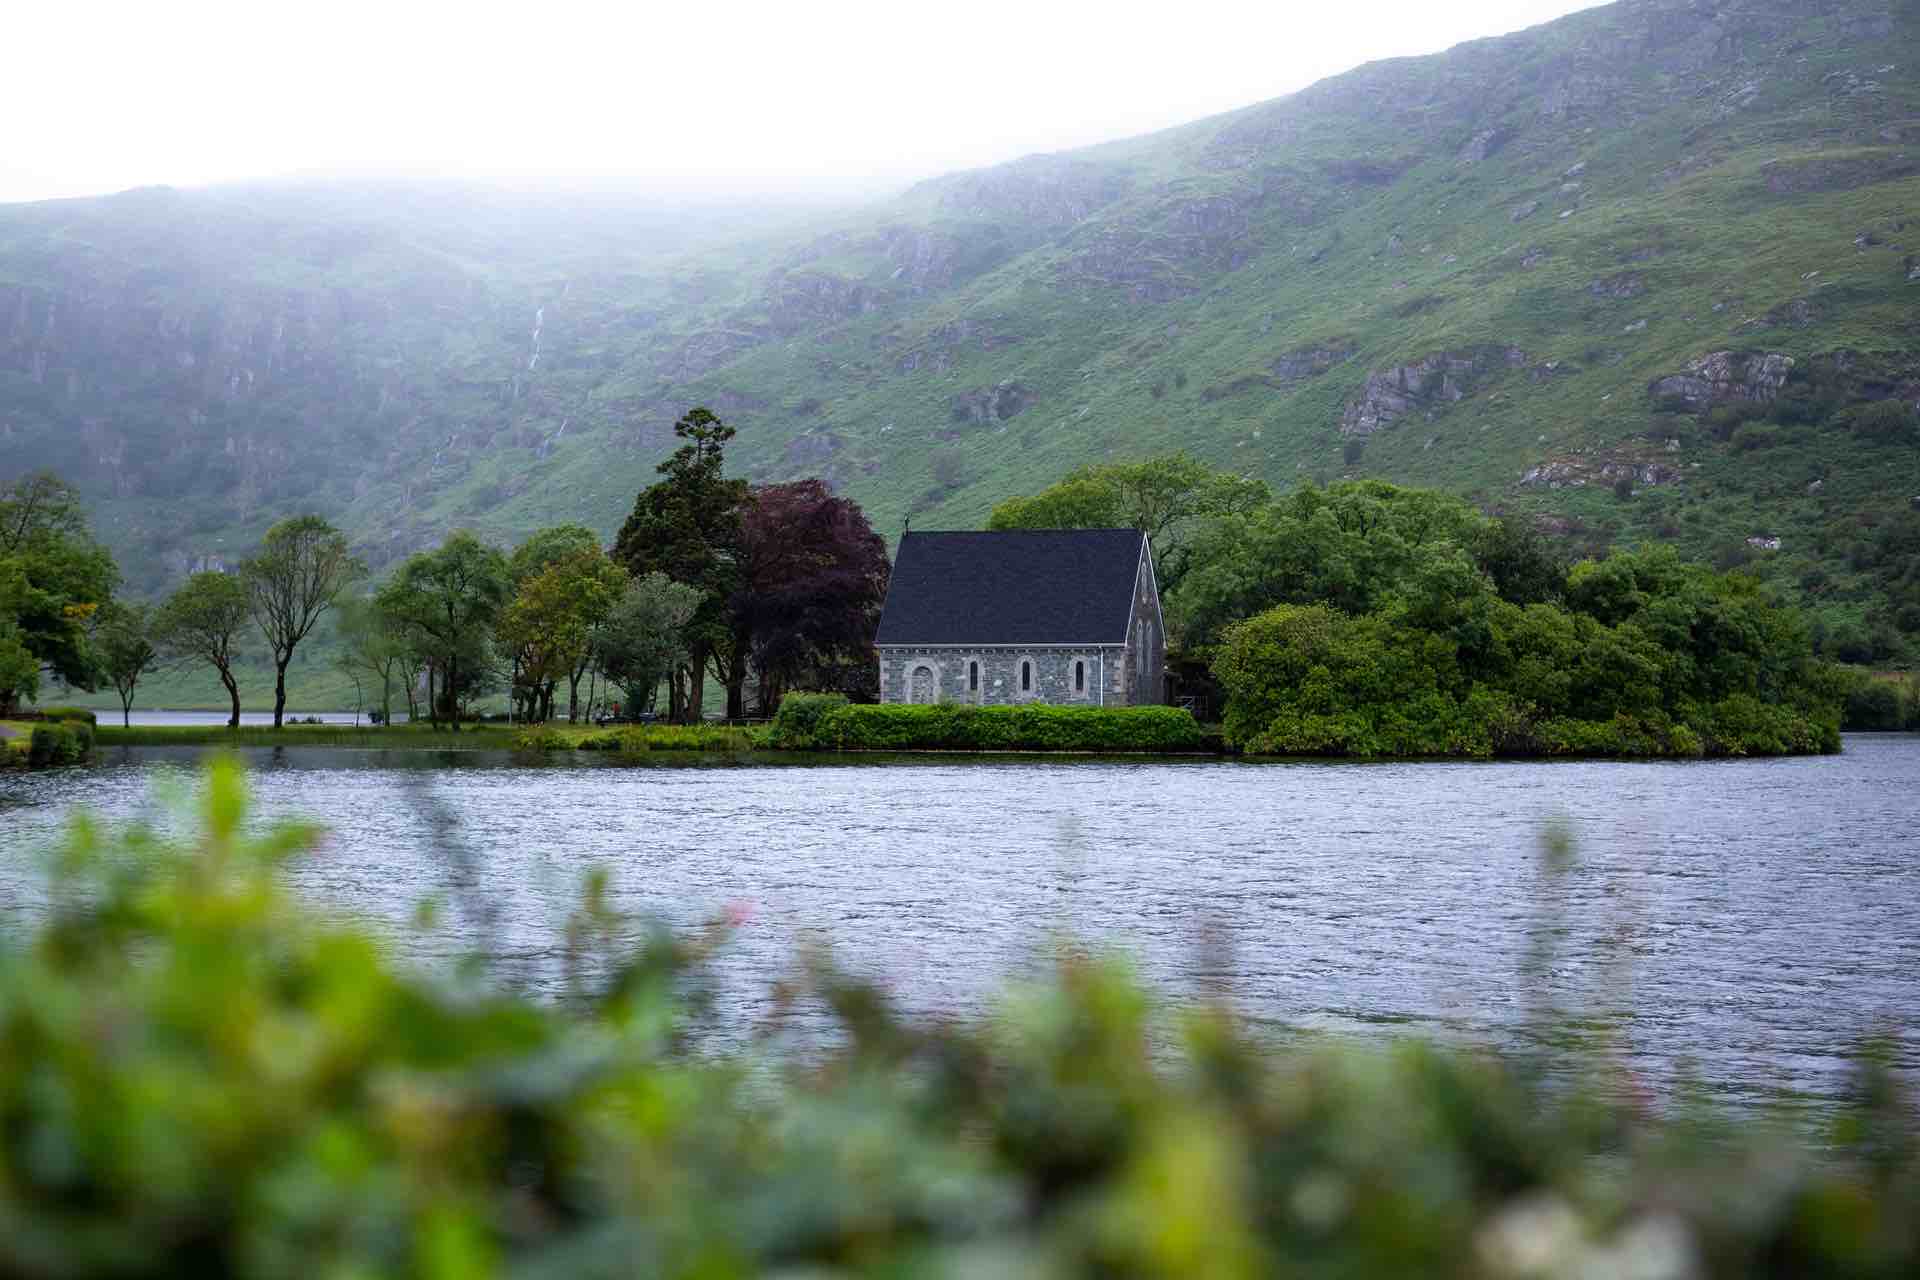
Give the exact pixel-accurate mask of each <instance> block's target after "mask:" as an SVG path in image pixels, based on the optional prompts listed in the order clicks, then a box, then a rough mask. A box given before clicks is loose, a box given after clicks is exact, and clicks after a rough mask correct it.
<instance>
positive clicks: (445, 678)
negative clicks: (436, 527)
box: [375, 529, 508, 732]
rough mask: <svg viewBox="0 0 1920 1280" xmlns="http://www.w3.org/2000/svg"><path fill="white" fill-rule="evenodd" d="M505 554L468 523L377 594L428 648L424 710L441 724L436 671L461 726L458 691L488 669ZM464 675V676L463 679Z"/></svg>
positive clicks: (502, 601)
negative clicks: (435, 690)
mask: <svg viewBox="0 0 1920 1280" xmlns="http://www.w3.org/2000/svg"><path fill="white" fill-rule="evenodd" d="M507 580H508V579H507V558H506V557H505V556H503V555H502V554H500V551H499V550H498V549H497V548H495V547H490V546H488V545H487V544H486V543H484V542H482V541H480V539H478V538H476V537H475V536H474V535H473V534H471V533H469V532H468V531H466V530H465V529H462V530H460V531H459V532H457V533H455V534H454V535H453V536H452V537H450V538H448V539H447V540H446V541H445V542H443V543H441V544H440V546H439V548H438V549H437V550H434V551H423V552H421V553H420V554H419V555H416V556H413V557H411V558H410V559H408V560H407V562H406V563H405V564H403V565H401V566H400V571H399V572H398V573H396V574H395V575H394V576H393V577H392V578H391V579H389V580H388V582H387V584H386V585H385V586H383V587H382V588H380V591H379V593H378V594H377V595H376V596H375V601H376V602H377V603H378V605H379V607H380V609H381V610H382V611H383V612H384V613H386V614H387V615H388V616H390V617H391V618H393V619H394V620H395V621H396V622H398V623H399V624H400V625H401V626H403V627H404V628H405V629H406V631H407V632H408V634H409V635H410V637H411V638H412V639H413V641H414V643H415V644H416V645H417V647H418V648H419V649H420V651H421V652H422V653H424V654H426V655H427V658H428V660H429V667H428V674H427V680H428V698H427V714H428V715H429V716H430V717H432V719H433V721H434V723H436V724H438V723H439V719H440V700H439V699H438V698H435V697H434V696H433V681H434V679H435V677H436V675H437V676H438V678H439V680H440V681H441V687H442V689H443V691H444V694H445V697H446V701H447V704H448V711H449V714H450V715H451V717H452V719H453V727H454V730H455V731H456V732H457V731H458V730H459V728H460V697H461V695H462V693H464V692H466V691H467V686H468V685H471V684H473V683H474V682H475V681H476V680H477V679H478V678H480V677H482V676H483V675H484V672H485V664H486V657H487V638H488V636H489V635H490V634H491V632H492V631H493V628H494V624H495V622H496V621H497V620H498V618H499V616H500V611H501V609H503V608H504V607H505V606H506V601H507ZM463 677H464V679H465V681H466V683H465V684H463V683H462V681H463Z"/></svg>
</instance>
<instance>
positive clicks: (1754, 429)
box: [1733, 424, 1781, 453]
mask: <svg viewBox="0 0 1920 1280" xmlns="http://www.w3.org/2000/svg"><path fill="white" fill-rule="evenodd" d="M1780 441H1781V435H1780V429H1779V428H1778V427H1763V426H1759V425H1757V424H1748V425H1747V426H1744V427H1741V428H1740V429H1739V430H1738V431H1736V432H1734V433H1733V447H1734V448H1736V449H1738V450H1740V452H1742V453H1754V452H1756V451H1758V450H1761V449H1771V448H1773V447H1774V446H1775V445H1777V444H1779V443H1780Z"/></svg>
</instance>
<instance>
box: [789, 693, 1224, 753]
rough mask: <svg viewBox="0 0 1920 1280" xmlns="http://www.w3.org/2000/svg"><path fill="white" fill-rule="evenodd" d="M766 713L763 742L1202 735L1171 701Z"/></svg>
mask: <svg viewBox="0 0 1920 1280" xmlns="http://www.w3.org/2000/svg"><path fill="white" fill-rule="evenodd" d="M792 701H793V696H792V695H790V696H789V697H788V698H787V700H786V702H785V703H782V704H781V708H780V710H781V715H780V716H778V717H776V718H775V719H774V723H773V733H772V734H771V736H770V742H771V745H773V746H774V747H778V748H785V749H790V750H807V749H821V750H828V751H1087V752H1105V751H1200V750H1203V749H1205V745H1206V741H1205V735H1204V734H1203V733H1202V732H1201V729H1200V725H1199V724H1198V722H1196V721H1195V720H1194V718H1193V717H1192V716H1191V715H1189V714H1188V713H1187V712H1185V711H1182V710H1180V709H1179V708H1177V707H1055V706H1048V705H1046V704H1044V703H1038V702H1030V703H1026V704H1025V705H1022V706H1017V707H975V706H967V705H961V704H953V703H937V704H934V705H930V706H917V705H916V706H907V705H902V704H899V703H886V704H882V705H879V706H852V705H841V706H820V705H818V704H806V703H803V704H802V705H801V707H800V708H799V709H798V711H797V712H796V713H795V714H793V715H789V713H788V712H787V703H791V702H792Z"/></svg>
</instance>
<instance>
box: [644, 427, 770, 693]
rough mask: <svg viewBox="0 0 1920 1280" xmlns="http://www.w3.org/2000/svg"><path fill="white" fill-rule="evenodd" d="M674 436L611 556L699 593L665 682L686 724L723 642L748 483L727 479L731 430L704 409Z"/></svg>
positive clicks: (736, 586) (736, 575) (734, 586)
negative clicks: (681, 651)
mask: <svg viewBox="0 0 1920 1280" xmlns="http://www.w3.org/2000/svg"><path fill="white" fill-rule="evenodd" d="M673 433H674V435H676V436H677V437H679V438H680V439H682V440H684V441H686V443H685V444H683V445H681V446H680V448H678V449H676V450H675V451H674V453H673V456H672V457H670V458H668V459H667V460H666V461H665V462H663V463H661V464H660V466H659V468H658V470H659V472H660V474H661V476H662V477H664V478H663V479H661V480H659V481H657V482H655V483H654V484H651V485H649V486H648V487H647V488H645V489H643V490H642V491H641V492H640V494H639V496H638V497H637V498H635V500H634V504H633V513H632V514H631V515H629V516H628V517H627V520H626V523H625V524H623V525H622V526H621V527H620V534H619V536H618V537H617V538H616V539H615V541H614V547H613V558H614V559H615V560H617V561H619V562H620V564H621V565H623V566H624V567H625V568H626V570H627V572H628V573H629V574H630V575H631V576H632V577H634V578H636V579H637V578H643V577H645V576H646V575H647V574H649V573H664V574H665V575H666V576H667V577H668V578H671V579H672V580H673V581H675V582H679V583H684V584H686V585H687V586H690V587H692V588H694V589H695V590H696V591H698V592H699V593H700V607H699V609H698V610H697V611H696V612H695V614H694V616H693V618H692V619H691V620H690V621H689V622H688V623H687V633H686V655H687V656H686V658H685V659H684V661H683V662H682V663H681V664H679V667H678V669H677V670H676V672H675V673H674V674H673V676H672V678H671V683H670V686H669V688H670V693H669V698H670V709H671V714H672V715H673V717H674V718H675V719H679V720H685V721H689V722H691V721H697V720H698V719H699V718H700V713H701V707H702V705H703V703H704V701H705V692H706V673H707V666H708V663H709V662H710V661H711V660H712V658H713V656H714V654H715V652H716V651H717V650H719V649H720V648H721V647H722V646H724V645H726V644H728V642H729V631H728V625H727V602H728V601H729V600H730V599H731V598H732V597H733V593H734V592H735V591H736V590H738V589H739V585H740V570H739V565H738V559H739V542H740V509H741V506H742V504H743V503H744V502H745V501H746V497H747V484H746V481H744V480H729V479H727V478H726V475H725V465H726V459H725V449H726V444H727V441H729V440H731V439H733V434H734V432H733V428H732V427H729V426H727V425H726V424H725V423H723V422H721V421H720V419H718V418H717V417H715V416H714V415H713V414H712V413H710V412H709V411H708V410H706V409H703V408H702V409H694V410H692V411H690V412H689V413H688V414H687V415H686V416H685V417H683V418H681V419H680V420H679V421H678V422H676V423H674V424H673Z"/></svg>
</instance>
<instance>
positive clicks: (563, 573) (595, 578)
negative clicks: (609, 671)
mask: <svg viewBox="0 0 1920 1280" xmlns="http://www.w3.org/2000/svg"><path fill="white" fill-rule="evenodd" d="M626 585H627V574H626V570H624V569H622V568H621V567H620V566H619V565H617V564H615V563H614V562H613V561H612V560H609V559H608V558H607V557H606V556H605V555H604V554H603V553H602V552H601V550H600V548H599V547H597V546H591V547H588V548H586V549H585V550H582V551H575V552H573V553H572V554H570V555H568V556H566V557H565V558H563V559H560V560H556V561H554V562H553V563H552V564H549V565H548V566H547V567H546V568H545V569H544V570H542V571H541V572H539V573H537V574H535V575H534V576H533V577H531V578H528V579H527V580H526V581H525V582H523V583H521V584H520V589H519V591H518V592H517V593H516V594H515V595H514V597H513V600H512V602H511V603H509V604H508V605H507V607H506V609H505V610H504V611H503V612H502V614H501V616H500V622H499V636H500V640H501V643H502V645H503V646H504V647H505V648H506V649H507V650H508V652H510V653H512V654H513V655H514V658H515V665H516V667H517V669H518V670H519V671H520V673H521V676H522V678H523V679H524V680H525V681H526V682H527V683H528V684H529V685H531V686H532V687H533V688H534V689H536V690H537V689H545V690H547V694H546V700H545V705H544V706H543V707H542V708H541V711H542V712H543V714H542V715H541V716H540V717H539V718H546V717H547V716H550V715H551V714H552V711H553V707H552V692H551V691H552V689H553V686H554V684H555V683H556V682H557V681H558V680H560V679H562V678H564V679H566V680H567V682H568V689H567V720H568V721H569V722H577V721H578V720H579V718H580V679H581V677H582V676H583V675H584V674H585V673H586V670H587V665H588V663H589V662H591V661H592V657H593V638H594V633H595V632H596V631H597V630H598V629H599V627H600V626H601V625H602V624H603V623H604V622H605V621H606V619H607V615H608V614H609V613H610V612H611V610H612V609H613V606H614V604H615V603H616V602H617V601H618V600H619V599H620V595H621V592H622V591H623V590H624V589H625V587H626Z"/></svg>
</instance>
